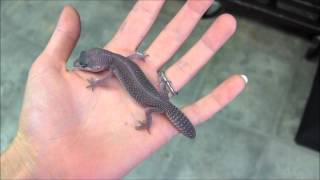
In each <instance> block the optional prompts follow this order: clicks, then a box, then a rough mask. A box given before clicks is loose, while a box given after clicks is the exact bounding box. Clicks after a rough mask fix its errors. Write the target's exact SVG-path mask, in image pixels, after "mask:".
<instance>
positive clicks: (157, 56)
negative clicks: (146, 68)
mask: <svg viewBox="0 0 320 180" xmlns="http://www.w3.org/2000/svg"><path fill="white" fill-rule="evenodd" d="M212 2H213V1H212V0H202V1H193V0H189V1H187V2H186V3H185V5H184V6H183V7H182V8H181V10H180V11H179V12H178V14H177V15H176V16H175V17H174V18H173V19H172V20H171V22H170V23H169V24H168V25H167V26H166V27H165V29H164V30H163V31H162V32H161V33H160V35H159V36H158V37H157V38H156V39H155V40H154V41H153V42H152V44H151V45H150V47H149V48H148V49H147V50H146V54H148V55H149V57H152V64H150V65H151V66H152V68H154V70H157V69H159V68H160V67H161V66H162V65H163V64H164V63H165V62H166V61H167V60H168V59H170V57H171V56H172V55H173V53H174V52H175V51H176V50H177V49H178V48H179V47H180V46H181V44H182V43H183V42H184V41H185V40H186V39H187V37H188V36H189V35H190V33H191V32H192V30H193V28H194V27H195V26H196V24H197V22H198V21H199V20H200V18H201V17H202V15H203V14H204V13H205V11H206V10H207V9H208V8H209V6H210V5H211V4H212Z"/></svg>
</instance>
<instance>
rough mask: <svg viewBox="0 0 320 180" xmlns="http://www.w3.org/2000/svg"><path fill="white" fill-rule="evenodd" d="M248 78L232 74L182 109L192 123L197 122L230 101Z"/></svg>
mask: <svg viewBox="0 0 320 180" xmlns="http://www.w3.org/2000/svg"><path fill="white" fill-rule="evenodd" d="M247 81H248V79H247V77H246V76H244V75H233V76H231V77H229V78H228V79H227V80H225V81H224V82H223V83H222V84H220V85H219V86H218V87H217V88H216V89H214V90H213V91H212V92H211V93H209V94H208V95H207V96H205V97H203V98H201V99H200V100H198V101H197V102H195V103H193V104H192V105H190V106H188V107H186V108H184V109H183V111H184V112H185V113H186V115H187V117H189V118H190V120H191V121H192V123H193V124H199V123H201V122H203V121H205V120H207V119H209V118H210V117H211V116H213V115H214V114H215V113H216V112H218V111H219V110H220V109H222V108H223V107H224V106H225V105H227V104H228V103H230V102H231V101H232V100H233V99H234V98H235V97H237V95H238V94H240V92H241V91H242V90H243V89H244V87H245V85H246V83H247Z"/></svg>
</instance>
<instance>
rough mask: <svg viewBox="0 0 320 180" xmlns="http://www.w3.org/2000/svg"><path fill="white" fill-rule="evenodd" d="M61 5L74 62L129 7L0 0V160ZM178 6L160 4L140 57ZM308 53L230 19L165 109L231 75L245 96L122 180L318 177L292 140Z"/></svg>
mask: <svg viewBox="0 0 320 180" xmlns="http://www.w3.org/2000/svg"><path fill="white" fill-rule="evenodd" d="M65 4H72V5H73V6H75V7H76V8H77V9H78V10H79V12H80V15H81V19H82V35H81V39H80V41H79V43H78V45H77V47H76V49H75V51H74V53H73V55H72V57H71V59H74V58H75V57H76V56H78V54H79V51H80V50H82V49H88V48H90V47H97V46H102V45H103V44H104V43H105V42H106V41H107V40H110V39H111V37H112V35H113V34H114V33H115V31H116V29H117V28H118V26H119V24H120V23H121V21H122V20H123V19H124V18H125V16H126V14H127V13H128V11H129V10H130V9H131V7H132V6H133V4H134V2H131V1H91V2H84V1H50V2H49V1H37V0H35V1H33V0H29V1H27V2H26V1H1V152H3V151H4V150H5V149H6V147H8V144H10V142H11V140H12V139H13V137H14V135H15V133H16V129H17V124H18V119H19V111H20V108H21V103H22V98H23V92H24V86H25V82H26V76H27V73H28V70H29V68H30V65H31V63H32V62H33V61H34V59H35V58H36V57H37V55H38V54H39V53H40V52H41V50H42V49H43V48H44V47H45V45H46V42H47V41H48V39H49V37H50V35H51V33H52V31H53V28H54V26H55V23H56V20H57V18H58V15H59V13H60V11H61V9H62V7H63V5H65ZM182 4H183V1H169V2H168V3H167V4H166V5H165V7H164V8H163V10H162V11H161V15H160V18H159V19H158V21H157V22H156V24H155V25H154V27H153V28H152V31H151V32H150V35H149V37H148V38H147V39H146V40H145V42H144V43H143V44H142V47H141V49H144V48H145V47H147V45H148V44H149V43H150V42H151V41H152V40H153V39H154V38H155V36H156V35H157V34H158V33H159V32H160V31H161V29H162V28H163V27H164V26H165V25H166V23H167V22H168V21H169V20H170V18H171V17H173V16H174V14H175V13H176V11H177V9H178V8H180V7H181V6H182ZM115 14H116V16H115ZM211 22H212V19H209V20H202V21H201V22H200V23H199V25H198V26H197V28H196V29H195V31H194V32H193V34H192V35H191V37H190V39H189V40H188V41H187V42H186V43H185V44H184V45H183V47H181V49H180V50H179V52H178V53H177V54H176V55H175V56H174V58H173V59H174V60H176V59H178V58H179V57H180V56H181V55H182V54H183V53H184V52H186V51H187V50H188V49H189V48H190V47H191V46H192V44H193V43H194V42H195V41H196V40H197V39H198V38H199V37H200V36H201V34H202V33H203V32H204V31H205V30H206V28H207V27H208V26H209V24H210V23H211ZM101 37H103V38H101ZM308 45H309V44H308V42H306V41H304V40H303V39H300V38H298V37H295V36H292V35H289V34H287V33H284V32H282V31H279V30H276V29H273V28H271V27H268V26H265V25H262V24H259V23H256V22H253V21H250V20H247V19H244V18H238V30H237V32H236V34H235V36H234V37H233V38H232V39H231V40H230V41H229V42H228V43H227V44H226V45H225V46H224V47H223V48H222V49H221V50H220V51H219V52H218V53H217V54H216V55H215V57H214V60H213V61H211V62H210V63H209V64H208V65H207V66H206V67H205V68H204V69H203V70H202V71H201V73H199V75H197V77H196V78H195V79H193V80H192V81H191V82H190V83H189V84H188V85H187V86H186V87H185V88H184V89H183V90H182V91H181V93H180V95H179V96H178V97H175V98H174V103H175V104H177V105H179V106H182V105H184V104H187V103H190V102H192V101H194V100H195V99H197V98H199V97H201V96H202V95H204V94H206V93H207V92H208V91H210V90H211V89H212V88H213V87H215V86H217V85H218V84H219V83H220V82H221V81H222V80H223V79H225V78H226V77H228V76H229V75H231V74H234V73H244V74H246V75H247V76H248V77H249V84H248V86H247V88H246V90H245V91H244V92H243V94H242V95H241V96H240V97H238V98H237V99H236V100H235V101H234V102H233V103H231V104H230V105H229V106H227V107H226V108H225V109H224V110H223V111H221V112H219V113H218V114H217V115H216V116H215V117H213V118H212V120H211V121H208V122H206V123H204V124H202V125H200V126H198V127H197V132H198V136H197V139H196V140H195V141H189V140H187V139H185V138H183V137H182V136H178V137H176V138H175V139H174V140H173V141H172V142H170V143H169V144H168V145H167V146H165V147H163V148H162V149H161V150H159V151H158V152H156V153H155V154H154V155H153V156H152V157H151V158H150V159H148V160H146V161H145V162H144V163H142V164H141V165H140V166H139V167H137V168H136V169H134V170H133V171H132V172H131V173H130V174H129V175H127V176H126V177H125V179H149V178H152V179H196V178H197V179H230V178H232V179H233V178H241V179H251V178H257V179H319V153H317V152H315V151H311V150H308V149H306V148H304V147H300V146H298V145H296V144H295V142H294V141H293V139H294V136H295V133H296V131H297V128H298V126H299V123H300V119H301V116H302V113H303V110H304V106H305V103H306V98H307V97H308V94H309V90H310V88H311V84H312V80H313V76H314V73H315V67H316V64H314V63H309V62H307V61H305V59H304V58H303V55H304V52H305V50H306V49H307V47H308ZM194 87H197V88H196V89H195V88H194Z"/></svg>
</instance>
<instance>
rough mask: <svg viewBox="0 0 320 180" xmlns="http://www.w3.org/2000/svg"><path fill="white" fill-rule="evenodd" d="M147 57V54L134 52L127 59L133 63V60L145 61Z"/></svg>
mask: <svg viewBox="0 0 320 180" xmlns="http://www.w3.org/2000/svg"><path fill="white" fill-rule="evenodd" d="M148 56H149V55H147V54H143V53H140V52H135V53H133V54H131V55H129V56H127V58H128V59H130V60H131V61H135V60H142V61H145V58H146V57H148Z"/></svg>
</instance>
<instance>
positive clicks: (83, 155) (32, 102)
mask: <svg viewBox="0 0 320 180" xmlns="http://www.w3.org/2000/svg"><path fill="white" fill-rule="evenodd" d="M211 3H212V1H211V0H203V1H187V2H186V3H185V5H184V6H183V7H182V9H181V10H180V11H179V12H178V14H177V15H176V16H175V17H174V18H173V19H172V20H171V22H170V23H169V24H168V25H167V26H166V27H165V29H164V30H163V31H162V32H161V33H160V34H159V35H158V37H157V38H156V39H155V40H154V41H153V43H152V44H151V45H150V46H149V47H148V48H147V49H146V51H145V53H146V54H147V55H148V57H147V59H146V60H145V61H139V62H137V64H138V65H139V66H140V67H141V68H142V70H143V71H144V72H145V74H146V75H147V77H148V78H149V79H150V81H151V82H152V83H153V84H154V85H155V86H157V83H158V81H157V76H158V75H157V71H158V70H159V69H160V68H161V67H162V65H163V64H164V63H166V62H167V61H168V60H169V59H170V57H171V56H172V55H173V54H174V53H175V52H176V51H177V49H178V48H179V47H180V45H181V44H182V43H183V42H184V41H185V40H186V39H187V38H188V36H189V35H190V33H191V31H192V29H193V28H194V27H195V26H196V23H197V22H198V21H199V20H200V18H201V16H202V14H203V13H204V12H205V11H206V9H207V8H208V7H209V6H210V5H211ZM163 4H164V1H138V2H137V3H136V4H135V6H134V7H133V9H132V11H131V12H130V13H129V15H128V16H127V18H126V19H125V20H124V22H123V23H122V25H121V27H120V28H119V30H118V32H117V33H116V34H115V36H114V37H113V39H112V40H111V41H110V42H108V43H107V44H106V45H105V47H104V48H105V49H108V50H110V51H113V52H116V53H119V54H122V55H124V56H126V55H129V54H132V53H133V52H135V51H136V49H137V48H138V46H139V44H140V43H141V41H142V40H143V39H144V37H145V36H146V34H147V32H148V30H149V29H150V27H151V25H152V23H153V22H154V21H155V19H156V17H157V15H158V13H159V11H160V8H161V6H162V5H163ZM235 29H236V21H235V19H234V18H233V17H232V16H231V15H228V14H224V15H221V16H220V17H218V18H217V19H216V20H215V22H213V24H212V25H211V26H210V27H209V29H208V30H207V32H206V33H205V34H204V35H203V36H202V37H201V39H200V40H199V41H198V42H197V43H196V44H195V45H194V46H193V47H192V48H191V49H190V50H189V51H188V52H187V53H186V54H185V55H184V56H183V57H181V58H180V59H179V60H178V61H177V62H176V63H174V64H173V65H172V66H171V67H169V68H168V69H167V70H166V75H167V77H168V79H170V81H171V82H172V85H173V87H174V89H175V90H179V89H181V88H182V87H183V86H184V85H185V84H186V83H187V82H188V81H189V80H190V79H191V78H192V77H193V76H194V75H195V74H196V73H197V72H198V71H199V70H200V69H201V67H203V66H204V65H205V64H206V63H207V62H208V61H209V60H210V58H211V57H212V56H213V55H214V54H215V52H216V51H217V50H218V49H219V48H220V47H221V46H222V45H223V44H224V43H225V42H226V41H227V40H228V38H229V37H230V36H231V35H232V34H233V33H234V31H235ZM79 36H80V18H79V15H78V14H77V12H76V10H75V9H74V8H72V7H71V6H66V7H65V8H64V9H63V11H62V13H61V16H60V19H59V21H58V23H57V26H56V29H55V31H54V33H53V35H52V37H51V39H50V41H49V43H48V45H47V47H46V48H45V49H44V51H43V52H42V53H41V54H40V56H39V57H38V58H37V59H36V61H35V62H34V64H33V65H32V68H31V70H30V72H29V76H28V81H27V86H26V92H25V99H24V103H23V107H22V111H21V115H20V125H19V130H18V134H17V136H16V138H15V140H14V142H13V143H12V145H11V146H10V147H9V149H8V150H7V151H6V152H5V153H4V154H3V155H2V156H1V164H3V163H4V164H6V168H4V171H2V170H1V172H2V173H4V174H2V177H29V178H35V177H43V178H44V177H46V178H74V179H77V178H120V177H122V176H124V175H125V174H127V173H128V172H129V171H130V170H131V169H132V168H134V167H135V166H137V165H138V164H139V163H140V162H141V161H143V160H144V159H146V158H147V157H148V156H150V155H151V154H152V153H153V152H154V151H156V150H157V149H159V148H160V147H161V146H162V145H164V144H166V143H167V142H168V141H170V139H172V138H173V137H174V136H175V135H176V134H177V131H176V130H175V128H174V127H173V126H172V125H171V124H170V123H169V122H168V121H167V119H166V117H165V116H162V115H153V125H152V127H151V134H148V133H147V132H146V131H137V130H135V128H134V127H135V125H136V123H137V121H139V120H143V119H144V118H145V114H144V109H143V107H141V106H140V105H138V104H137V103H136V102H135V100H133V99H132V98H131V97H130V96H129V94H128V93H127V92H126V90H125V89H124V88H122V87H121V85H120V83H119V81H117V80H116V79H115V78H112V79H110V80H109V81H108V82H107V85H106V86H105V87H98V88H96V89H95V91H94V92H92V91H91V90H90V89H87V88H85V87H86V86H87V85H88V82H87V81H86V79H89V78H90V77H93V76H94V77H97V76H99V75H95V74H92V73H86V72H79V71H68V70H67V69H66V62H67V60H68V58H69V57H70V54H71V52H72V50H73V48H74V47H75V45H76V42H77V40H78V38H79ZM244 87H245V80H244V79H243V78H242V77H241V76H240V75H233V76H231V77H230V78H228V79H227V80H225V81H224V82H222V83H221V84H220V85H219V86H218V87H217V88H215V89H214V90H213V91H211V92H210V93H209V94H208V95H206V96H205V97H203V98H201V99H199V100H198V101H196V102H194V103H193V104H190V105H187V106H186V107H184V108H183V109H182V110H183V112H184V113H185V114H186V116H187V117H189V119H190V120H191V121H192V123H193V124H194V125H196V124H199V123H201V122H204V121H206V120H207V119H208V118H210V117H211V116H212V115H214V114H215V113H216V112H217V111H219V110H220V109H221V108H223V107H224V106H225V105H226V104H228V103H229V102H231V101H232V100H233V99H234V98H235V97H236V96H237V95H238V94H239V93H240V92H241V91H242V90H243V88H244ZM186 140H188V139H186ZM15 158H16V161H18V165H16V164H14V162H12V159H15ZM9 161H10V162H9ZM16 163H17V162H16ZM13 166H14V167H13ZM12 167H13V168H12ZM17 167H18V168H17Z"/></svg>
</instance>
